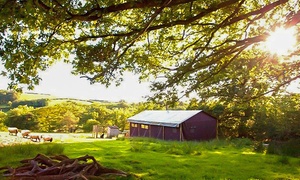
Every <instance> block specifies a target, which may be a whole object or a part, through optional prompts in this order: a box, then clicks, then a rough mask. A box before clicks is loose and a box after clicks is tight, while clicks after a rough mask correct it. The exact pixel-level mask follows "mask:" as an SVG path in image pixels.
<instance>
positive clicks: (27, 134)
mask: <svg viewBox="0 0 300 180" xmlns="http://www.w3.org/2000/svg"><path fill="white" fill-rule="evenodd" d="M21 134H22V137H23V138H28V137H29V134H30V130H22V131H21Z"/></svg>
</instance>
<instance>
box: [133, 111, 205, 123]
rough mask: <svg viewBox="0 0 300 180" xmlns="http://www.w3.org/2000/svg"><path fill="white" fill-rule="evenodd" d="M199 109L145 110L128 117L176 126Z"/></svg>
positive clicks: (145, 121) (137, 120)
mask: <svg viewBox="0 0 300 180" xmlns="http://www.w3.org/2000/svg"><path fill="white" fill-rule="evenodd" d="M199 112H201V110H164V111H162V110H150V111H149V110H147V111H143V112H140V113H139V114H136V115H135V116H132V117H130V118H128V121H129V122H132V123H142V124H150V125H159V126H169V127H178V126H179V124H181V123H182V122H184V121H186V120H187V119H189V118H191V117H192V116H194V115H196V114H198V113H199Z"/></svg>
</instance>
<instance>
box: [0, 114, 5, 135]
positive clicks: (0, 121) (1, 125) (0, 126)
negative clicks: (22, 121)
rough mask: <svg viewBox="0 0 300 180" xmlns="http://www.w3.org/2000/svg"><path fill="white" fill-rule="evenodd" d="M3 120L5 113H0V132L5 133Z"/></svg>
mask: <svg viewBox="0 0 300 180" xmlns="http://www.w3.org/2000/svg"><path fill="white" fill-rule="evenodd" d="M5 118H6V113H4V112H2V111H0V131H6V127H5V125H4V120H5Z"/></svg>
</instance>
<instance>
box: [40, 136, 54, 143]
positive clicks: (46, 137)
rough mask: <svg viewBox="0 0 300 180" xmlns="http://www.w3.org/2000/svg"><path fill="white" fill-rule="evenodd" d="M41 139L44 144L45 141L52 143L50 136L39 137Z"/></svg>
mask: <svg viewBox="0 0 300 180" xmlns="http://www.w3.org/2000/svg"><path fill="white" fill-rule="evenodd" d="M41 139H43V140H44V142H46V141H49V142H52V141H53V138H52V137H50V136H43V135H41Z"/></svg>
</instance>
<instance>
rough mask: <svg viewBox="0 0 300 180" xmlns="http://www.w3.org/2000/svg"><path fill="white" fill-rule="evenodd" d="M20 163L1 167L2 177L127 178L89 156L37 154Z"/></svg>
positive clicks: (41, 179) (55, 179) (46, 179)
mask: <svg viewBox="0 0 300 180" xmlns="http://www.w3.org/2000/svg"><path fill="white" fill-rule="evenodd" d="M20 162H21V163H22V164H23V165H21V166H19V167H17V168H11V167H1V168H0V171H4V172H3V176H4V177H7V178H10V179H14V180H21V179H35V180H63V179H70V180H75V179H83V180H88V179H115V178H117V177H127V176H129V175H128V173H126V172H123V171H120V170H117V169H111V168H106V167H103V166H102V165H100V164H99V163H98V162H97V161H96V159H95V158H94V157H93V156H89V155H86V156H82V157H79V158H74V159H70V158H68V157H67V156H65V155H58V156H52V157H48V156H45V155H43V154H38V155H37V156H36V157H34V158H32V159H24V160H21V161H20ZM114 177H115V178H114Z"/></svg>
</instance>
